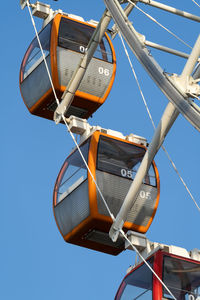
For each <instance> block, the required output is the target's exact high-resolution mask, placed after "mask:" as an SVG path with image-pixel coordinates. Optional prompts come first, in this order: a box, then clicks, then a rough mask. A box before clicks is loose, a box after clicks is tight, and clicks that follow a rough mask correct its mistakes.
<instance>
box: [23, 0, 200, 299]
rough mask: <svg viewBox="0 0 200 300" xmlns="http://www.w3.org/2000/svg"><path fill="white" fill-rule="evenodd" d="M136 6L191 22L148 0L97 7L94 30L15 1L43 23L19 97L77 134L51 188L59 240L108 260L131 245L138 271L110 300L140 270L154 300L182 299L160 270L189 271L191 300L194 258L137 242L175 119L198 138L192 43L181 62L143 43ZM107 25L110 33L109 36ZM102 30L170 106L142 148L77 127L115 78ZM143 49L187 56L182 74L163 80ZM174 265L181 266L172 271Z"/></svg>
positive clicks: (199, 50) (151, 212) (197, 51)
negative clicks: (122, 45) (158, 158)
mask: <svg viewBox="0 0 200 300" xmlns="http://www.w3.org/2000/svg"><path fill="white" fill-rule="evenodd" d="M140 2H141V3H142V4H145V5H150V6H153V7H155V8H157V9H162V10H164V11H167V12H169V13H173V14H177V15H179V16H182V17H184V18H188V19H191V20H192V21H197V22H200V17H198V16H196V15H193V14H190V13H187V12H185V11H181V10H178V9H175V8H173V7H171V6H168V5H164V4H162V3H159V2H156V1H151V0H138V1H131V0H128V1H117V0H105V1H104V3H105V5H106V9H105V12H104V14H103V16H102V18H101V20H100V21H99V22H98V23H95V22H94V21H88V22H87V21H85V20H84V19H83V18H81V17H79V16H74V15H70V14H65V13H63V12H62V11H60V10H59V11H53V10H52V9H51V8H50V6H49V5H46V4H43V3H40V2H36V3H35V4H30V3H29V1H28V0H24V1H23V0H21V1H20V4H21V7H22V8H25V6H28V9H29V12H31V10H32V14H31V13H30V15H31V18H32V22H33V25H34V21H33V17H32V15H33V16H36V17H39V18H42V19H43V20H44V23H43V28H42V30H41V31H40V32H39V34H38V33H37V31H36V37H35V39H34V40H33V41H32V42H31V44H30V46H29V47H28V50H27V52H26V53H25V56H24V59H23V61H22V65H21V70H20V90H21V94H22V98H23V100H24V102H25V104H26V106H27V108H28V110H29V111H30V112H31V113H33V114H35V115H38V116H40V117H43V118H47V119H51V120H54V121H55V122H56V124H58V123H60V122H61V123H64V124H65V125H66V126H67V128H68V130H69V132H70V134H71V135H72V137H73V133H75V134H78V135H80V143H79V145H78V144H77V142H76V141H75V139H74V141H75V144H76V148H75V150H74V151H72V153H71V154H70V155H69V156H68V157H67V159H66V160H65V162H64V164H63V166H62V168H61V170H60V172H59V174H58V177H57V181H56V184H55V188H54V200H53V206H54V216H55V219H56V223H57V225H58V228H59V230H60V232H61V234H62V236H63V238H64V239H65V240H66V241H67V242H70V243H73V244H76V245H80V246H83V247H87V248H90V249H95V250H98V251H102V252H106V253H109V254H114V255H116V254H118V253H120V252H121V251H123V250H124V249H125V248H128V247H130V245H131V247H132V248H133V249H134V250H135V251H136V252H137V253H138V255H139V256H140V264H138V265H137V266H136V272H135V273H134V272H133V271H131V273H130V276H128V277H127V278H125V280H124V281H123V283H122V285H121V287H120V289H119V292H118V294H117V296H116V299H132V298H128V297H131V296H132V295H131V294H129V295H128V296H126V295H125V294H124V293H126V292H125V291H126V287H127V286H128V285H133V286H134V285H135V286H137V285H136V283H135V282H134V274H137V273H138V272H141V274H142V272H145V271H140V270H143V269H144V267H145V265H146V266H148V267H149V268H150V270H151V272H153V274H154V276H155V278H156V279H154V282H153V283H152V282H151V283H149V282H150V281H149V279H148V280H147V287H146V285H145V284H144V285H145V289H146V290H147V291H148V290H149V289H150V290H151V292H152V293H153V299H163V298H164V299H165V298H168V295H170V296H171V297H172V298H175V299H179V297H180V295H179V293H183V288H182V290H181V292H180V291H179V293H177V292H176V287H173V288H172V290H170V289H168V287H167V286H168V285H169V286H170V285H171V284H172V283H171V281H173V280H172V278H171V277H170V278H168V277H167V276H168V275H162V268H165V269H166V273H167V272H169V273H170V274H171V276H172V275H174V274H176V275H177V273H179V272H180V273H181V274H184V275H183V276H185V273H187V276H188V277H190V276H191V277H192V278H193V275H194V274H193V273H194V272H195V276H194V278H193V279H192V280H191V282H190V293H189V292H188V291H189V290H187V291H186V292H185V295H186V294H187V297H189V298H191V297H194V299H196V298H198V297H199V296H198V294H195V293H196V289H197V288H198V286H199V279H200V276H199V274H198V270H199V260H200V257H199V252H191V253H190V254H188V252H184V251H182V250H180V249H179V250H177V249H175V248H170V247H168V248H167V246H166V245H162V244H160V245H159V247H160V248H159V249H157V248H156V247H157V245H156V244H155V243H151V242H149V241H148V240H147V239H146V238H144V236H143V234H144V233H146V232H147V230H148V228H149V226H150V225H151V222H152V220H153V218H154V216H155V213H156V209H157V206H158V202H159V196H160V187H159V174H158V169H157V167H156V165H155V162H154V157H155V155H156V153H157V152H158V150H159V149H160V147H161V146H162V144H163V141H164V139H165V137H166V135H167V134H168V132H169V130H170V129H171V127H172V126H173V124H174V122H175V121H176V119H177V117H178V115H179V114H180V113H181V114H182V115H183V116H184V117H185V118H186V119H187V121H189V122H190V123H191V124H192V125H193V126H194V127H195V128H196V129H197V130H198V131H200V108H199V105H198V104H199V103H198V101H199V95H200V87H199V78H200V67H199V56H200V37H197V40H196V43H195V45H194V47H193V48H192V51H191V53H190V54H187V53H183V52H181V51H178V50H175V49H171V48H169V47H166V46H162V45H159V44H155V43H153V42H149V41H146V38H145V36H144V35H143V34H141V33H138V32H137V31H136V29H135V28H134V26H133V25H132V22H131V21H129V18H128V16H129V15H130V13H131V11H132V10H133V9H140V8H138V4H139V3H140ZM111 20H113V21H114V26H113V27H112V28H111V29H108V26H109V24H110V22H111ZM108 32H109V33H111V36H112V37H113V38H114V37H115V36H116V35H117V34H119V35H120V36H121V37H122V36H123V37H124V39H125V40H126V42H127V44H128V46H129V47H130V49H131V51H132V52H133V53H134V55H135V56H136V57H137V59H138V60H139V62H140V63H141V64H142V65H143V67H144V68H145V70H146V71H147V73H148V74H149V75H150V76H151V78H152V79H153V80H154V81H155V83H156V84H157V86H158V87H159V89H160V90H161V91H162V92H163V93H164V94H165V96H166V97H167V98H168V100H169V103H168V104H167V107H166V109H165V111H164V113H163V116H162V118H161V120H160V123H159V125H158V127H157V128H156V130H155V133H154V136H153V138H152V141H151V143H150V144H149V145H147V142H146V140H145V138H143V137H140V136H137V135H129V136H123V135H122V134H121V133H119V132H116V131H113V130H107V129H104V128H100V127H99V126H90V125H89V123H88V122H87V121H86V119H88V118H89V117H90V116H91V115H92V114H93V113H95V111H96V110H97V109H98V108H99V107H100V106H101V105H103V103H104V102H105V100H106V99H107V97H108V95H109V92H110V90H111V88H112V85H113V82H114V78H115V72H116V56H115V50H114V47H113V44H112V42H111V40H110V38H109V36H108ZM149 47H153V48H157V49H159V50H161V51H165V52H169V53H171V54H173V55H177V56H181V57H185V58H187V62H186V64H185V66H184V68H183V70H182V73H181V74H180V75H178V74H174V73H173V74H169V73H168V72H167V71H165V70H163V69H162V68H161V66H160V65H159V64H158V62H157V61H156V60H155V59H154V58H153V56H152V54H151V52H150V51H149ZM32 86H34V87H35V88H34V89H33V88H31V87H32ZM147 146H148V147H147ZM129 244H130V245H129ZM181 251H182V252H181ZM141 253H143V254H144V256H146V258H148V259H147V260H148V262H147V261H146V258H145V259H144V258H143V256H142V254H141ZM182 256H183V257H184V259H182V261H181V257H182ZM158 257H159V258H158ZM141 260H143V262H141ZM194 260H195V262H194ZM183 261H186V263H185V262H183ZM180 262H181V263H182V268H181V269H180V268H179V269H178V271H177V268H176V266H177V264H178V263H180ZM156 266H158V267H157V269H156ZM170 268H171V269H170ZM138 270H139V271H138ZM169 270H170V271H169ZM191 270H192V271H191ZM193 270H195V271H193ZM132 274H133V276H132ZM136 276H138V275H136ZM140 276H141V278H142V275H140ZM162 276H164V277H162ZM172 277H173V276H172ZM132 278H133V279H132ZM166 278H167V279H166ZM175 281H176V282H178V279H177V278H176V279H175ZM194 282H198V284H194ZM165 283H167V284H165ZM187 284H188V285H189V283H187ZM149 285H151V286H152V288H151V287H150V288H148V286H149ZM163 286H164V289H165V293H164V294H163V292H162V287H163ZM137 287H138V286H137ZM184 289H186V286H184ZM142 293H143V292H142ZM145 293H146V292H145ZM125 297H127V298H125ZM184 297H186V296H184ZM170 299H171V298H170ZM181 299H182V298H181ZM191 299H193V298H191Z"/></svg>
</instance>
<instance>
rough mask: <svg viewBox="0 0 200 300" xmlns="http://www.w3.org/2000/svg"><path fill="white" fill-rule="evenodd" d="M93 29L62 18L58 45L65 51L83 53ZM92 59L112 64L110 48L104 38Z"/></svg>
mask: <svg viewBox="0 0 200 300" xmlns="http://www.w3.org/2000/svg"><path fill="white" fill-rule="evenodd" d="M94 29H95V28H93V27H90V26H87V25H86V24H82V23H79V22H76V21H72V20H69V19H66V18H62V19H61V22H60V27H59V37H58V45H59V46H60V47H63V48H66V49H70V50H73V51H76V52H80V53H84V52H85V51H86V49H87V46H88V43H89V41H90V38H91V36H92V34H93V32H94ZM94 57H95V58H99V59H102V60H105V61H108V62H112V53H111V48H110V45H109V43H108V41H107V39H106V36H104V37H103V39H102V41H101V43H100V44H99V45H98V47H97V50H96V52H95V54H94Z"/></svg>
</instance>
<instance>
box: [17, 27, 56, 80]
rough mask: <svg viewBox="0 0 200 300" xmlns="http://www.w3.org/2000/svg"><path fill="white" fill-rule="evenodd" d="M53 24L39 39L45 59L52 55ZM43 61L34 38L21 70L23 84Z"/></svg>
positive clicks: (41, 33)
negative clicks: (51, 37) (51, 36)
mask: <svg viewBox="0 0 200 300" xmlns="http://www.w3.org/2000/svg"><path fill="white" fill-rule="evenodd" d="M51 25H52V22H51V23H49V24H48V25H47V26H46V27H45V28H44V29H43V30H42V31H41V32H40V33H39V38H40V42H41V45H42V48H43V51H44V55H45V57H47V56H48V55H49V53H50V35H51V27H52V26H51ZM42 61H43V56H42V52H41V50H40V47H39V44H38V40H37V38H34V40H33V41H32V43H31V44H30V46H29V48H28V50H27V52H26V54H25V57H24V60H23V62H22V68H21V82H22V81H23V80H24V79H25V78H26V77H27V76H28V75H29V74H30V73H31V72H32V71H33V70H34V69H35V68H36V67H37V66H38V65H39V64H40V63H41V62H42Z"/></svg>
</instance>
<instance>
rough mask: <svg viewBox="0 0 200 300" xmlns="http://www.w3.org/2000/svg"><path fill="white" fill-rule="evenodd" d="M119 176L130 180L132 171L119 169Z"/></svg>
mask: <svg viewBox="0 0 200 300" xmlns="http://www.w3.org/2000/svg"><path fill="white" fill-rule="evenodd" d="M121 175H122V176H123V177H128V178H132V176H133V173H132V170H126V169H121Z"/></svg>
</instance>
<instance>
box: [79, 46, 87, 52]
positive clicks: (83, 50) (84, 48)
mask: <svg viewBox="0 0 200 300" xmlns="http://www.w3.org/2000/svg"><path fill="white" fill-rule="evenodd" d="M79 49H80V52H81V53H85V52H86V51H87V48H86V47H84V46H80V47H79Z"/></svg>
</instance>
